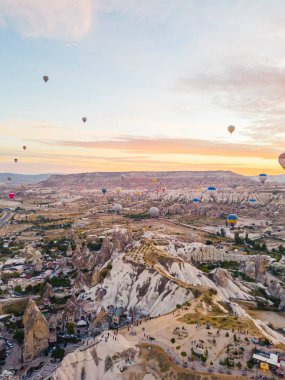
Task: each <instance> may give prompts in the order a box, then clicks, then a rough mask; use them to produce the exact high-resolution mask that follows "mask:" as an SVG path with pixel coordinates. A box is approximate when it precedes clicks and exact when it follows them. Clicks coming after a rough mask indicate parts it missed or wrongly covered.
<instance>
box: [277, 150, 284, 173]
mask: <svg viewBox="0 0 285 380" xmlns="http://www.w3.org/2000/svg"><path fill="white" fill-rule="evenodd" d="M278 161H279V164H280V165H281V166H282V168H283V169H285V152H284V153H281V154H280V156H279V157H278Z"/></svg>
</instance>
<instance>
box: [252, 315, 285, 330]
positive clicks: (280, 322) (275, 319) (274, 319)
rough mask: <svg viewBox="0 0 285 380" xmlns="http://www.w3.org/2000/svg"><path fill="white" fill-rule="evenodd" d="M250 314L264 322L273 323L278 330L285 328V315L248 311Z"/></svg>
mask: <svg viewBox="0 0 285 380" xmlns="http://www.w3.org/2000/svg"><path fill="white" fill-rule="evenodd" d="M248 312H249V314H250V315H251V316H252V317H254V318H256V319H260V320H262V321H265V322H268V323H271V324H272V325H273V326H274V327H275V328H276V329H283V328H285V315H284V313H276V312H274V311H256V310H254V311H248Z"/></svg>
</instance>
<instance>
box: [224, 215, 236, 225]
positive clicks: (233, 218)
mask: <svg viewBox="0 0 285 380" xmlns="http://www.w3.org/2000/svg"><path fill="white" fill-rule="evenodd" d="M237 221H238V216H237V215H236V214H229V215H228V216H227V222H228V224H229V225H231V226H235V225H236V224H237Z"/></svg>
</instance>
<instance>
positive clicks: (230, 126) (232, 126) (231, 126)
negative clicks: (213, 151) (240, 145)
mask: <svg viewBox="0 0 285 380" xmlns="http://www.w3.org/2000/svg"><path fill="white" fill-rule="evenodd" d="M235 129H236V127H235V126H234V125H229V126H228V131H229V132H230V134H232V133H233V132H234V130H235Z"/></svg>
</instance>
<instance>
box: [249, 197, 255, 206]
mask: <svg viewBox="0 0 285 380" xmlns="http://www.w3.org/2000/svg"><path fill="white" fill-rule="evenodd" d="M248 203H249V204H250V205H254V204H256V199H255V198H249V199H248Z"/></svg>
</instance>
